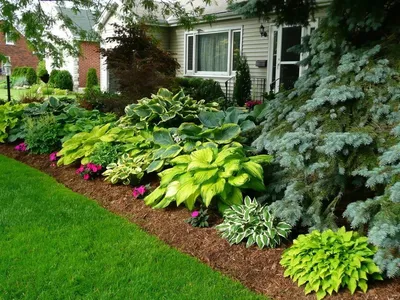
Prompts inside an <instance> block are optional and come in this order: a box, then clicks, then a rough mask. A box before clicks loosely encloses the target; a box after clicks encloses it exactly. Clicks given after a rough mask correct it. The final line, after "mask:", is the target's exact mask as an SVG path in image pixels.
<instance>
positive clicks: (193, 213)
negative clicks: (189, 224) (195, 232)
mask: <svg viewBox="0 0 400 300" xmlns="http://www.w3.org/2000/svg"><path fill="white" fill-rule="evenodd" d="M198 216H199V211H197V210H195V211H194V212H192V218H197V217H198Z"/></svg>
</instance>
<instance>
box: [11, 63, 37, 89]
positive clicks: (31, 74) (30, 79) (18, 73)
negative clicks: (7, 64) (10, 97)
mask: <svg viewBox="0 0 400 300" xmlns="http://www.w3.org/2000/svg"><path fill="white" fill-rule="evenodd" d="M12 77H13V79H17V78H21V77H24V78H25V79H26V82H27V84H26V85H32V84H35V83H36V81H37V77H36V72H35V70H34V69H33V68H31V67H16V68H14V70H13V72H12Z"/></svg>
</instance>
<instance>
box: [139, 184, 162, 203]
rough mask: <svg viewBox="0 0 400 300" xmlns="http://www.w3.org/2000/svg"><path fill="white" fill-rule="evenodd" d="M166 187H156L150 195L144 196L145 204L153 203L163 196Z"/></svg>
mask: <svg viewBox="0 0 400 300" xmlns="http://www.w3.org/2000/svg"><path fill="white" fill-rule="evenodd" d="M165 191H166V189H165V188H160V187H158V188H156V189H155V190H154V191H153V192H152V193H151V194H150V195H148V196H146V197H145V198H144V202H145V203H146V205H152V204H154V203H157V202H158V200H159V199H160V198H161V197H162V196H164V193H165Z"/></svg>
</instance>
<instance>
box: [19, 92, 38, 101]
mask: <svg viewBox="0 0 400 300" xmlns="http://www.w3.org/2000/svg"><path fill="white" fill-rule="evenodd" d="M43 101H44V98H43V97H42V96H39V95H38V94H36V93H30V92H27V93H26V94H24V95H22V96H21V99H20V102H21V103H33V102H43Z"/></svg>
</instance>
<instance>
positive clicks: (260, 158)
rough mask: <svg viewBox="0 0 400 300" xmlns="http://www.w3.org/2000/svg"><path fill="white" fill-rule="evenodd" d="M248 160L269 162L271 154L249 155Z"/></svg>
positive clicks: (271, 159) (260, 162) (259, 162)
mask: <svg viewBox="0 0 400 300" xmlns="http://www.w3.org/2000/svg"><path fill="white" fill-rule="evenodd" d="M249 159H250V161H252V162H254V163H257V164H260V165H262V164H269V163H271V162H272V161H273V157H272V156H271V155H266V154H263V155H256V156H250V157H249Z"/></svg>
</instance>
